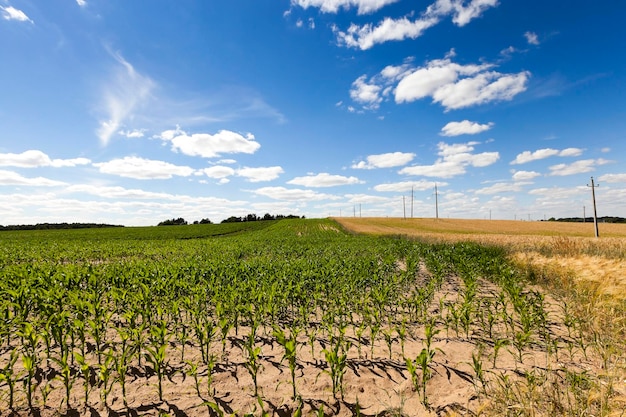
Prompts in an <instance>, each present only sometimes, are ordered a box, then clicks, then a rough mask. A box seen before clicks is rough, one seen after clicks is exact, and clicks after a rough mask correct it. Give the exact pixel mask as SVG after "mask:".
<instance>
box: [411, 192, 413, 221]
mask: <svg viewBox="0 0 626 417" xmlns="http://www.w3.org/2000/svg"><path fill="white" fill-rule="evenodd" d="M411 218H413V186H411Z"/></svg>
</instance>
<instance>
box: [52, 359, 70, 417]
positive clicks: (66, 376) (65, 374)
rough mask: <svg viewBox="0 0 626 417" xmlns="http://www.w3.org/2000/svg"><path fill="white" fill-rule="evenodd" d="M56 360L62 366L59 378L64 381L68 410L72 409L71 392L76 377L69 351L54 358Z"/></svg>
mask: <svg viewBox="0 0 626 417" xmlns="http://www.w3.org/2000/svg"><path fill="white" fill-rule="evenodd" d="M53 360H54V362H56V363H57V365H58V366H59V368H60V371H59V378H60V379H61V381H62V382H63V387H65V406H66V407H67V410H68V411H69V410H71V409H72V407H71V404H70V392H71V390H72V386H73V385H74V377H73V375H72V368H71V366H70V362H69V353H68V351H67V350H66V351H64V352H63V353H62V354H61V357H59V358H53Z"/></svg>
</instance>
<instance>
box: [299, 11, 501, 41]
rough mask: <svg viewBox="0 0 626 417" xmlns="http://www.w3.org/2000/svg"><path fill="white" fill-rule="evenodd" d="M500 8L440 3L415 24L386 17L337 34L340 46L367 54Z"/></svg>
mask: <svg viewBox="0 0 626 417" xmlns="http://www.w3.org/2000/svg"><path fill="white" fill-rule="evenodd" d="M303 1H304V0H303ZM497 5H498V0H470V1H466V0H437V1H435V3H433V4H431V5H430V6H428V7H427V8H426V10H425V11H424V12H422V13H421V14H420V15H419V17H418V18H417V19H415V20H411V19H409V18H408V17H406V16H405V17H401V18H397V19H394V18H390V17H386V18H385V19H383V20H382V21H381V22H379V23H378V24H377V25H373V24H371V23H366V24H364V25H361V26H359V25H356V24H351V25H350V27H349V28H348V29H347V30H346V31H341V30H339V29H338V28H334V31H335V35H336V36H337V40H338V42H339V44H340V45H345V46H347V47H352V48H359V49H362V50H365V49H369V48H371V47H373V46H374V45H376V44H381V43H385V42H388V41H400V40H404V39H416V38H418V37H420V36H422V34H423V33H424V32H425V31H426V30H427V29H429V28H431V27H433V26H435V25H437V24H438V23H439V22H441V20H442V19H444V18H445V17H447V16H452V22H453V23H454V24H455V25H457V26H465V25H466V24H468V23H469V22H470V21H472V20H473V19H475V18H478V17H480V16H481V15H482V14H483V13H484V12H485V11H486V10H487V9H489V8H491V7H495V6H497Z"/></svg>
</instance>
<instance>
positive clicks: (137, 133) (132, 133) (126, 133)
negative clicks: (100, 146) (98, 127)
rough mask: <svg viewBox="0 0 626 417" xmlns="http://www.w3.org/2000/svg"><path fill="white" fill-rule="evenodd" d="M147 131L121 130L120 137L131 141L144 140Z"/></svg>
mask: <svg viewBox="0 0 626 417" xmlns="http://www.w3.org/2000/svg"><path fill="white" fill-rule="evenodd" d="M145 131H146V129H133V130H120V131H118V132H117V134H118V135H122V136H126V137H127V138H129V139H136V138H143V137H144V133H145Z"/></svg>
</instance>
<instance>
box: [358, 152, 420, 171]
mask: <svg viewBox="0 0 626 417" xmlns="http://www.w3.org/2000/svg"><path fill="white" fill-rule="evenodd" d="M413 158H415V154H414V153H410V152H390V153H382V154H378V155H369V156H368V157H367V158H365V161H359V162H357V163H355V164H352V168H354V169H375V168H393V167H399V166H402V165H406V164H408V163H409V162H411V161H412V160H413Z"/></svg>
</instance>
